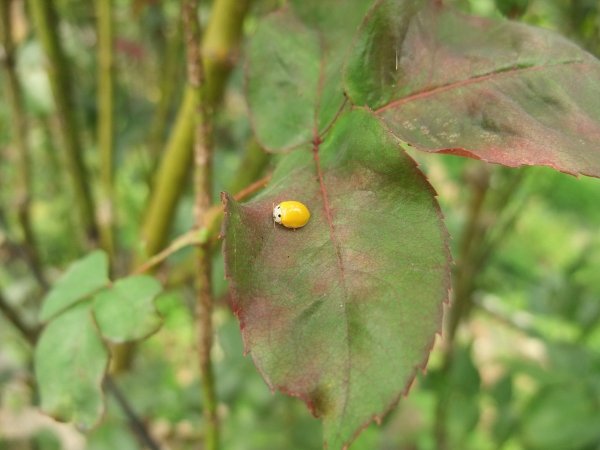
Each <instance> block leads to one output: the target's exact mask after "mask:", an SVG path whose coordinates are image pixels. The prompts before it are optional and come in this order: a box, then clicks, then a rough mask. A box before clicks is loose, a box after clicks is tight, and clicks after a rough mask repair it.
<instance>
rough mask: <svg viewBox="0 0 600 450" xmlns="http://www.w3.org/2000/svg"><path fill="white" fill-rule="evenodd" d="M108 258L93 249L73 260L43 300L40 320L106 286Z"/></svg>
mask: <svg viewBox="0 0 600 450" xmlns="http://www.w3.org/2000/svg"><path fill="white" fill-rule="evenodd" d="M108 283H109V280H108V258H107V257H106V253H104V252H102V251H99V250H97V251H94V252H92V253H90V254H89V255H86V256H85V257H83V258H82V259H80V260H78V261H75V262H74V263H73V264H71V266H69V268H68V269H67V271H66V272H65V273H64V274H63V275H62V276H61V277H60V279H59V280H58V281H57V282H56V283H55V284H54V286H52V289H51V290H50V292H49V293H48V295H47V296H46V298H45V299H44V300H43V304H42V310H41V312H40V320H41V321H44V322H45V321H47V320H49V319H51V318H52V317H54V316H56V315H57V314H59V313H60V312H62V311H64V310H65V309H67V308H68V307H69V306H71V305H73V304H74V303H76V302H78V301H79V300H82V299H83V298H85V297H87V296H88V295H90V294H92V293H94V292H95V291H97V290H98V289H100V288H102V287H104V286H106V285H107V284H108Z"/></svg>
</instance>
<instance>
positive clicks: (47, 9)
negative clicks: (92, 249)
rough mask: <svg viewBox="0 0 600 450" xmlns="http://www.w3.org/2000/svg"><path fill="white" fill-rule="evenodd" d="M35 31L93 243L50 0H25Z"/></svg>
mask: <svg viewBox="0 0 600 450" xmlns="http://www.w3.org/2000/svg"><path fill="white" fill-rule="evenodd" d="M29 8H30V11H31V13H32V16H33V21H34V25H35V30H36V33H37V36H38V38H39V40H40V43H41V45H42V48H43V49H44V52H45V53H46V58H47V64H48V78H49V79H50V85H51V87H52V93H53V95H54V102H55V104H56V109H57V115H58V118H59V125H60V130H61V134H62V138H63V141H64V142H63V145H64V147H65V151H66V154H67V158H66V159H67V169H68V171H69V173H70V175H71V178H72V181H73V189H74V192H75V200H76V204H77V208H78V210H79V216H80V220H81V224H82V225H83V228H84V230H85V235H86V237H87V239H88V240H89V241H90V242H92V243H93V242H96V241H97V238H98V227H97V225H96V220H95V211H96V210H95V207H94V200H93V197H92V193H91V189H90V186H89V184H88V182H87V180H88V179H89V177H88V174H87V170H86V168H85V165H84V163H83V148H82V145H81V135H80V132H79V125H78V124H77V119H76V115H75V108H74V101H73V94H72V90H71V88H72V86H73V83H72V80H71V74H70V71H69V67H68V64H67V58H66V57H65V53H64V50H63V48H62V46H61V42H60V39H59V37H58V29H59V22H58V18H57V16H56V11H55V10H54V1H53V0H29Z"/></svg>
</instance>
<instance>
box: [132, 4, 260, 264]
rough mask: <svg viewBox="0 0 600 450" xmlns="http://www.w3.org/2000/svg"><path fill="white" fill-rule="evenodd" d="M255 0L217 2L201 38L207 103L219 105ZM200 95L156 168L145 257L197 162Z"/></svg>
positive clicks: (158, 244) (158, 243) (182, 114)
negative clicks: (196, 124) (196, 118)
mask: <svg viewBox="0 0 600 450" xmlns="http://www.w3.org/2000/svg"><path fill="white" fill-rule="evenodd" d="M249 3H250V0H215V2H214V3H213V7H212V12H211V17H210V20H209V23H208V26H207V28H206V30H205V33H204V36H203V40H202V55H203V66H204V71H205V74H206V87H205V92H206V102H207V104H208V105H209V107H210V108H214V107H215V106H216V105H217V104H218V102H219V101H220V99H221V97H222V95H223V91H224V89H225V83H226V81H227V78H228V75H229V73H230V71H231V68H232V67H233V64H234V62H235V59H236V58H235V56H236V54H237V51H238V48H239V45H240V40H241V37H242V25H243V21H244V17H245V15H246V12H247V10H248V6H249ZM194 116H195V93H194V90H193V89H192V88H190V87H188V88H187V89H186V91H185V93H184V97H183V101H182V103H181V106H180V108H179V111H178V113H177V117H176V119H175V125H174V127H173V131H172V133H171V135H170V137H169V139H168V141H167V145H166V148H165V152H164V154H163V158H162V160H161V162H160V164H159V167H158V169H157V175H156V179H155V181H154V188H153V192H152V195H151V197H150V199H149V202H148V209H147V211H146V216H145V220H144V225H143V229H142V240H143V242H144V253H145V257H147V256H151V255H154V254H155V253H157V252H158V251H159V250H160V249H161V248H162V247H163V246H164V244H165V242H166V240H167V239H168V235H169V230H170V227H171V223H172V221H173V216H174V214H175V208H176V206H177V202H178V201H179V198H180V197H181V194H182V192H183V189H184V187H185V183H183V180H185V179H186V176H187V174H188V173H189V169H190V167H191V165H192V141H193V134H194Z"/></svg>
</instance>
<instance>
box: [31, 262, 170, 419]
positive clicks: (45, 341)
mask: <svg viewBox="0 0 600 450" xmlns="http://www.w3.org/2000/svg"><path fill="white" fill-rule="evenodd" d="M107 271H108V266H107V257H106V254H105V253H104V252H102V251H95V252H93V253H90V254H89V255H86V256H85V257H83V258H82V259H81V260H79V261H76V262H75V263H73V264H72V265H71V266H70V267H69V268H68V269H67V271H66V272H65V273H64V274H63V276H62V277H61V278H60V279H59V280H58V281H57V282H56V283H55V285H54V286H53V288H52V289H51V290H50V292H49V294H48V296H47V299H46V301H45V303H44V307H45V309H43V310H42V311H43V312H42V317H44V318H47V319H49V320H50V322H49V323H48V325H47V326H46V327H45V328H44V331H43V332H42V334H41V336H40V338H39V342H38V343H37V345H36V348H35V355H34V362H35V373H36V378H37V383H38V386H39V389H40V398H41V408H42V410H44V411H45V412H47V413H48V414H50V415H52V416H54V417H56V418H57V419H59V420H62V421H66V422H73V423H75V424H76V425H77V426H78V427H79V428H80V429H82V430H90V429H92V428H93V427H94V426H95V425H97V424H98V423H99V421H100V419H101V417H102V414H103V412H104V398H103V391H102V382H103V379H104V375H105V372H106V369H107V365H108V361H109V355H108V350H107V348H106V346H105V344H104V342H103V339H105V340H107V341H110V342H113V343H122V342H128V341H134V340H139V339H143V338H146V337H148V336H149V335H150V334H152V333H154V332H155V331H156V330H157V329H158V328H159V327H160V325H161V319H160V317H159V316H158V315H157V312H156V310H155V307H154V299H155V297H156V296H157V295H158V294H159V293H160V292H161V290H162V286H161V285H160V283H159V282H158V281H156V280H155V279H154V278H152V277H149V276H131V277H128V278H123V279H120V280H118V281H116V282H115V283H114V284H110V282H109V280H108V278H107V275H108V274H107Z"/></svg>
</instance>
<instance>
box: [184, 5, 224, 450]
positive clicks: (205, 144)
mask: <svg viewBox="0 0 600 450" xmlns="http://www.w3.org/2000/svg"><path fill="white" fill-rule="evenodd" d="M198 7H199V0H183V3H182V11H183V26H184V31H185V39H186V44H187V69H188V83H189V86H190V88H191V89H193V92H194V97H195V108H196V117H195V124H196V130H195V136H194V168H195V172H194V173H195V180H194V183H195V187H196V202H195V222H196V226H197V227H201V226H202V225H203V223H204V221H205V215H206V214H207V212H208V211H209V209H210V205H211V201H212V154H213V130H212V107H211V106H210V105H209V104H208V101H207V96H206V92H207V90H206V80H205V77H204V67H203V63H202V56H201V53H200V35H201V33H200V25H199V23H198ZM210 256H211V253H210V246H208V245H207V244H206V243H204V244H201V245H199V248H198V256H197V270H198V273H197V283H198V286H197V289H198V292H197V302H196V326H197V328H198V359H199V362H200V376H201V383H202V394H203V401H204V402H203V408H204V420H205V429H204V447H205V449H206V450H217V449H218V448H219V423H218V417H217V399H216V392H215V382H214V374H213V368H212V360H211V355H210V353H211V349H212V343H213V326H212V310H213V295H212V283H211V257H210Z"/></svg>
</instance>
